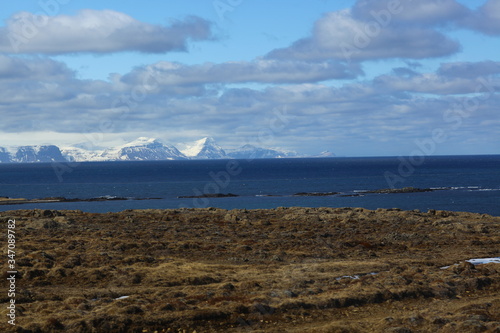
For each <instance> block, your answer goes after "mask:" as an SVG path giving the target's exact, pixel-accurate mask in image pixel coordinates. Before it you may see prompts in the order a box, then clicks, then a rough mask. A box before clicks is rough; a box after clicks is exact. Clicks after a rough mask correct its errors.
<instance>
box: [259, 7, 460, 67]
mask: <svg viewBox="0 0 500 333" xmlns="http://www.w3.org/2000/svg"><path fill="white" fill-rule="evenodd" d="M391 15H392V14H391ZM395 15H396V14H394V16H395ZM459 49H460V45H459V43H458V42H456V41H453V40H451V39H449V38H448V37H446V36H445V35H443V34H442V33H440V32H438V31H436V30H433V29H431V28H428V27H424V26H417V25H402V24H398V23H397V21H396V20H392V19H389V20H388V21H387V23H384V22H382V23H381V22H379V21H377V20H376V19H375V18H372V19H369V20H367V19H363V20H362V19H358V18H355V17H353V15H352V12H351V10H349V9H346V10H342V11H337V12H330V13H328V14H326V15H324V16H323V17H322V18H321V19H319V20H318V21H317V22H316V24H315V26H314V30H313V34H312V36H311V37H308V38H304V39H300V40H298V41H296V42H295V43H293V44H292V45H291V46H289V47H287V48H283V49H276V50H274V51H272V52H270V53H269V54H268V57H269V58H274V59H300V60H313V61H317V60H327V59H339V60H346V61H351V60H355V61H363V60H370V59H387V58H406V59H424V58H433V57H441V56H446V55H450V54H453V53H455V52H457V51H458V50H459Z"/></svg>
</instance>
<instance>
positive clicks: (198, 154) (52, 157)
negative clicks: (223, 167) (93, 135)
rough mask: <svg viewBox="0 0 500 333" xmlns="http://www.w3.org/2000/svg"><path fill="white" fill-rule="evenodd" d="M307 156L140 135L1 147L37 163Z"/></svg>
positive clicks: (5, 153) (11, 157)
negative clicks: (113, 141)
mask: <svg viewBox="0 0 500 333" xmlns="http://www.w3.org/2000/svg"><path fill="white" fill-rule="evenodd" d="M333 156H335V155H334V154H332V153H330V152H323V153H321V154H320V155H318V156H312V157H333ZM285 157H305V156H299V155H297V153H295V152H291V151H283V150H280V149H269V148H261V147H256V146H253V145H249V144H247V145H244V146H242V147H240V148H238V149H232V150H229V151H228V153H226V152H225V151H224V149H222V147H221V146H219V145H218V144H217V143H216V142H215V140H214V139H213V138H210V137H206V138H203V139H200V140H198V141H195V142H194V143H192V144H190V145H186V148H185V149H183V150H182V151H179V149H177V148H176V147H174V146H172V145H167V144H164V143H162V142H161V141H160V140H158V139H155V138H147V137H140V138H138V139H136V140H134V141H132V142H129V143H126V144H124V145H121V146H117V147H113V148H109V149H105V150H103V148H101V150H90V149H85V148H84V147H82V145H78V146H77V147H75V146H67V147H63V148H61V149H60V148H58V147H57V146H54V145H46V146H21V147H6V148H3V147H0V163H15V162H18V163H35V162H97V161H162V160H182V159H232V158H235V159H257V158H285Z"/></svg>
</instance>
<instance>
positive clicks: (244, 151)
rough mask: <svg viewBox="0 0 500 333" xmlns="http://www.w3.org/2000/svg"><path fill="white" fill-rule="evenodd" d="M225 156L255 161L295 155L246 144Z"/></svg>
mask: <svg viewBox="0 0 500 333" xmlns="http://www.w3.org/2000/svg"><path fill="white" fill-rule="evenodd" d="M227 155H228V156H230V157H232V158H239V159H255V158H284V157H296V156H297V153H296V152H290V151H282V150H277V149H268V148H261V147H256V146H254V145H249V144H247V145H244V146H242V147H240V148H238V149H234V150H231V151H229V152H228V153H227Z"/></svg>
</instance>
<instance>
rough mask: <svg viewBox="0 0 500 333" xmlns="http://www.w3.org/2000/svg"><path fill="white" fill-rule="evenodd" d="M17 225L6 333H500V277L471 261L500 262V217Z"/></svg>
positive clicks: (198, 218)
mask: <svg viewBox="0 0 500 333" xmlns="http://www.w3.org/2000/svg"><path fill="white" fill-rule="evenodd" d="M9 219H15V220H16V229H15V231H16V268H17V270H18V274H17V276H16V297H15V300H16V326H15V327H14V326H12V325H9V324H8V323H7V320H8V317H6V316H5V314H4V313H6V306H7V305H8V304H9V301H10V298H9V297H8V296H7V293H6V292H2V293H1V294H0V295H1V296H0V301H1V303H2V309H4V310H3V312H2V313H3V314H4V315H2V317H3V319H2V321H1V322H0V331H1V332H11V331H12V332H189V333H192V332H197V333H201V332H245V331H248V332H398V333H405V332H450V333H451V332H500V264H497V263H489V264H482V265H473V264H471V263H468V262H465V260H467V259H471V258H488V257H499V256H500V217H492V216H489V215H480V214H472V213H455V212H446V211H429V212H419V211H400V210H397V209H393V210H387V209H379V210H376V211H371V210H367V209H362V208H277V209H273V210H232V211H226V210H222V209H215V208H208V209H179V210H129V211H123V212H120V213H107V214H92V213H83V212H80V211H49V210H18V211H10V212H2V213H0V220H1V221H2V222H3V223H2V225H3V229H4V230H5V234H6V233H7V232H6V230H7V227H6V225H7V221H8V220H9ZM3 239H4V240H5V239H6V238H3ZM2 244H4V245H2V253H3V256H4V258H6V256H7V245H6V242H4V241H2ZM4 262H6V260H4ZM444 266H450V267H448V268H443V267H444ZM3 267H4V269H3V272H4V273H3V274H4V276H3V279H2V280H3V281H6V278H7V277H8V274H7V273H5V272H6V271H7V270H8V269H7V268H5V267H6V264H5V265H3ZM3 289H5V291H7V289H8V286H7V285H6V284H5V288H3Z"/></svg>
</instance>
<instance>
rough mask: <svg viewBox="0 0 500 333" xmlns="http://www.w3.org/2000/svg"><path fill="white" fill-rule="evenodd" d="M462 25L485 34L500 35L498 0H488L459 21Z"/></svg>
mask: <svg viewBox="0 0 500 333" xmlns="http://www.w3.org/2000/svg"><path fill="white" fill-rule="evenodd" d="M460 23H461V24H462V26H464V27H468V28H470V29H473V30H477V31H480V32H482V33H484V34H487V35H492V36H499V35H500V0H488V1H487V2H486V3H485V4H484V5H483V6H481V7H479V8H478V9H477V10H476V11H474V12H472V13H471V14H470V15H469V16H468V17H466V18H464V19H463V20H462V21H461V22H460Z"/></svg>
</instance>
